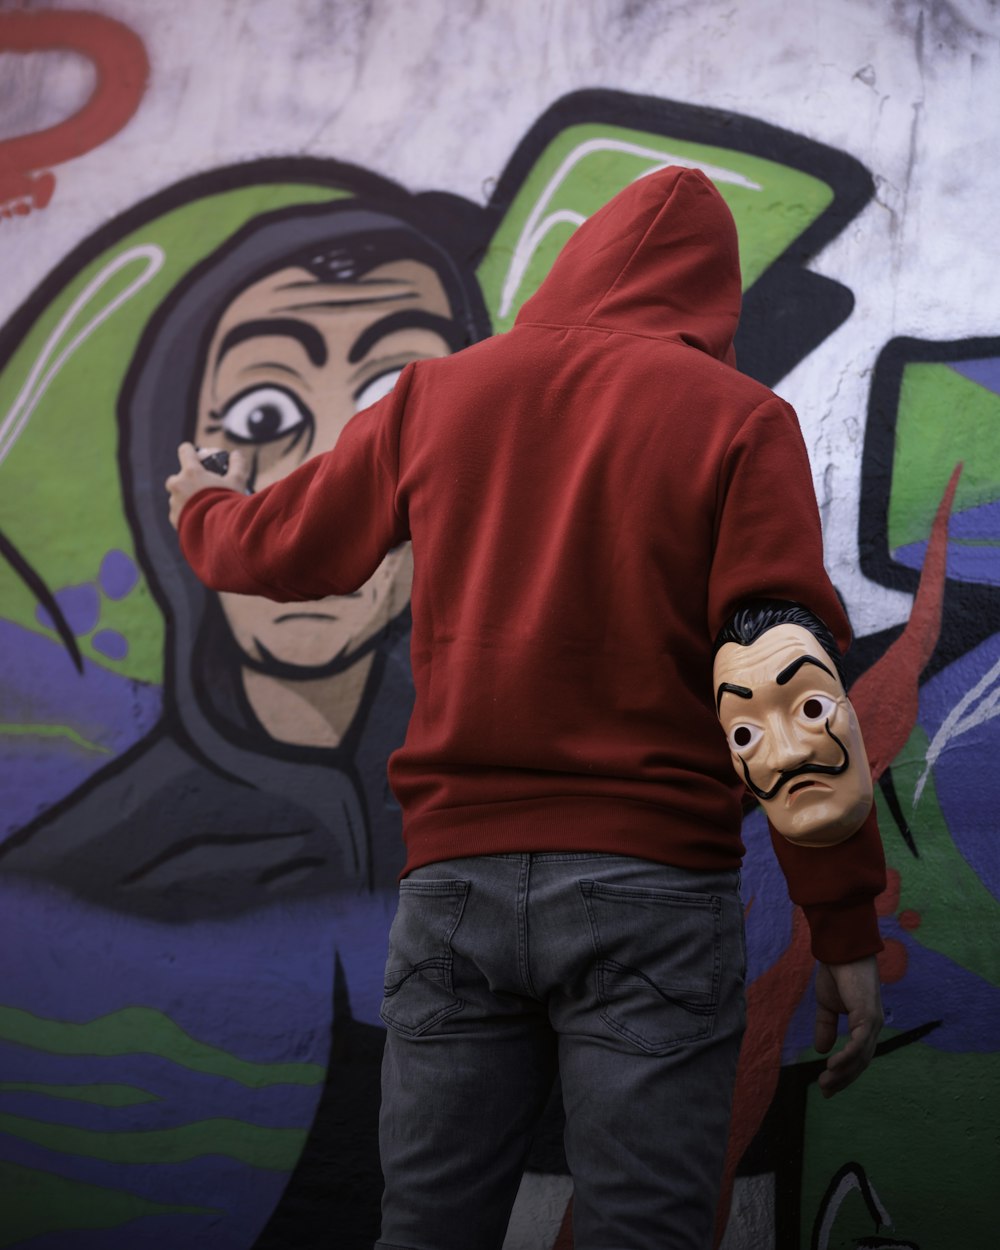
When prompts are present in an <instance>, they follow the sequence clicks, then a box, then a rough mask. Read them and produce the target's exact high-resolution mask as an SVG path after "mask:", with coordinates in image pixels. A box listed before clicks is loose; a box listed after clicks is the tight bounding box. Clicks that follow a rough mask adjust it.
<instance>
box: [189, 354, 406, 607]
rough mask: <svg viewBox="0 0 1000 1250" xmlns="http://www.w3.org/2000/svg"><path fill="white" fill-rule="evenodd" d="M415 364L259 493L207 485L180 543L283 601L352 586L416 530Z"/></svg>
mask: <svg viewBox="0 0 1000 1250" xmlns="http://www.w3.org/2000/svg"><path fill="white" fill-rule="evenodd" d="M411 377H412V365H411V366H408V367H407V368H406V369H405V370H404V371H403V373H402V374H401V375H400V377H399V380H398V381H397V382H396V385H395V387H394V389H393V390H392V392H391V393H390V394H389V395H386V396H385V398H383V399H381V400H379V401H378V403H376V404H373V405H372V406H371V407H370V408H367V409H365V410H364V411H363V412H360V413H358V415H357V416H356V417H354V418H353V419H352V420H351V421H350V422H348V424H347V425H346V426H345V427H344V429H343V431H342V433H341V435H340V438H339V439H338V440H337V444H336V446H335V447H334V448H333V449H332V450H331V451H328V452H326V453H324V454H323V455H321V456H316V457H314V458H313V459H311V460H307V461H306V462H305V464H302V465H300V466H299V468H297V469H296V470H294V472H292V473H290V474H289V475H288V476H287V477H285V478H282V479H281V481H280V482H275V483H274V484H273V485H271V486H268V487H266V488H265V489H264V490H262V491H260V492H259V493H257V494H255V495H249V496H247V495H239V494H236V493H235V492H233V491H231V490H218V489H212V488H209V489H207V490H202V491H199V492H198V493H197V494H196V495H194V496H193V497H192V498H191V499H190V500H189V501H188V503H187V504H186V505H185V507H184V509H183V511H182V512H181V516H180V522H179V525H178V534H179V537H180V544H181V550H182V551H183V553H184V556H185V558H186V559H187V561H188V563H189V564H190V565H191V567H192V569H194V571H195V573H196V574H197V575H198V577H199V579H200V580H201V581H202V582H203V583H204V584H205V585H206V586H208V587H209V588H210V589H212V590H220V591H230V592H233V593H235V594H243V595H262V596H264V597H265V598H268V599H274V600H277V601H278V602H282V603H284V602H296V601H301V600H305V599H322V598H324V597H325V596H326V595H344V594H350V593H351V592H352V591H355V590H357V589H358V587H359V586H361V585H363V584H364V582H366V581H367V580H368V578H369V577H371V575H372V574H373V573H374V572H375V570H376V569H377V568H378V566H379V564H380V563H381V562H382V560H383V559H384V558H385V556H386V554H387V553H388V552H389V551H390V550H391V549H392V548H393V547H396V546H398V545H399V544H400V543H402V542H405V541H406V540H407V538H409V531H408V527H407V523H406V519H405V517H404V516H402V515H401V514H400V511H399V509H398V507H397V491H396V487H397V482H398V478H399V438H400V429H401V424H402V420H403V412H404V409H405V405H406V396H407V392H408V390H409V384H410V380H411Z"/></svg>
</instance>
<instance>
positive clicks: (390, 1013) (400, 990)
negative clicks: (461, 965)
mask: <svg viewBox="0 0 1000 1250" xmlns="http://www.w3.org/2000/svg"><path fill="white" fill-rule="evenodd" d="M468 892H469V883H468V881H435V880H429V881H411V880H409V879H406V880H403V881H401V882H400V886H399V908H398V910H397V911H396V916H395V919H394V920H393V922H392V928H391V930H390V932H389V956H388V959H387V961H386V969H385V984H384V987H383V990H384V998H383V1000H382V1011H381V1016H382V1019H383V1020H384V1021H385V1023H386V1024H387V1025H388V1026H389V1027H390V1028H393V1029H395V1030H396V1031H397V1032H399V1033H403V1034H405V1035H406V1036H407V1037H416V1036H419V1035H420V1034H421V1033H426V1032H427V1031H428V1030H429V1029H431V1028H433V1026H434V1025H435V1024H437V1023H438V1022H439V1021H441V1020H444V1019H445V1018H447V1017H448V1016H450V1015H453V1014H454V1013H455V1012H456V1011H460V1010H461V1009H462V1007H463V1006H464V1003H463V1002H462V1000H461V999H460V998H458V997H457V996H456V994H455V991H454V985H453V979H452V949H451V940H452V937H453V936H454V933H455V930H456V929H457V928H458V924H459V921H460V920H461V919H462V911H463V910H464V908H465V900H466V897H467V896H468Z"/></svg>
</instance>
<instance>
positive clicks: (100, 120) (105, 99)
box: [0, 10, 149, 217]
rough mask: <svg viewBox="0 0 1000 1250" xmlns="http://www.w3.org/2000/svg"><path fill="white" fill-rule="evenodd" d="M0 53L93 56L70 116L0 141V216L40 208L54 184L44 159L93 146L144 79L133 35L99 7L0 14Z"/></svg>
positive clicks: (133, 100) (135, 103)
mask: <svg viewBox="0 0 1000 1250" xmlns="http://www.w3.org/2000/svg"><path fill="white" fill-rule="evenodd" d="M0 52H14V53H27V52H78V53H80V54H81V55H83V56H85V57H87V58H88V59H89V60H90V61H92V62H93V63H94V67H95V69H96V70H97V84H96V86H95V87H94V91H93V93H92V94H91V96H90V99H89V100H87V102H86V103H85V104H84V105H83V107H82V108H81V109H80V110H79V111H78V112H76V113H74V114H73V116H72V117H67V118H65V119H64V120H63V121H61V122H58V123H57V124H56V125H54V126H49V127H47V129H45V130H36V131H32V132H31V133H30V134H26V135H18V136H17V138H14V139H4V140H2V141H0V217H12V216H23V215H24V214H25V213H30V212H31V210H32V209H38V208H44V207H45V206H46V205H47V204H48V202H49V200H51V198H52V192H53V191H54V190H55V185H56V180H55V175H54V174H53V173H52V172H51V170H50V168H49V166H52V165H60V164H62V163H63V161H69V160H72V159H73V158H74V157H77V156H83V154H84V153H85V152H90V151H92V150H93V149H94V148H96V147H99V146H100V145H101V144H102V143H104V142H105V141H106V140H107V139H110V138H111V136H112V135H115V134H117V133H118V131H119V130H121V129H122V127H123V126H124V125H125V124H126V122H128V121H129V119H130V118H131V117H132V116H133V114H134V113H135V111H136V109H137V108H138V107H139V102H140V100H141V99H142V96H143V93H144V92H145V90H146V83H147V81H148V79H149V58H148V57H147V56H146V49H145V47H144V46H143V42H142V40H141V39H140V38H139V36H138V35H137V34H136V33H135V32H134V31H132V30H130V29H129V28H128V27H127V26H124V25H122V23H121V22H116V21H113V20H112V19H111V18H109V17H103V16H102V15H101V14H99V13H77V12H68V13H57V12H53V11H51V10H50V11H43V12H40V13H0Z"/></svg>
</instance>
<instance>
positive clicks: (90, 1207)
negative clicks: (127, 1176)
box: [0, 1163, 212, 1247]
mask: <svg viewBox="0 0 1000 1250" xmlns="http://www.w3.org/2000/svg"><path fill="white" fill-rule="evenodd" d="M0 1211H2V1212H3V1217H2V1219H0V1247H4V1246H16V1245H20V1244H21V1243H22V1242H24V1241H26V1240H27V1239H28V1238H29V1237H41V1236H43V1235H44V1234H45V1233H59V1232H70V1231H75V1230H78V1229H88V1228H120V1227H121V1225H123V1224H127V1223H129V1221H130V1220H137V1219H140V1218H142V1217H143V1216H149V1215H202V1214H210V1213H211V1211H212V1208H211V1207H177V1206H165V1205H164V1204H163V1203H159V1202H148V1201H147V1200H146V1199H145V1198H139V1197H137V1196H136V1195H135V1194H130V1193H127V1192H125V1191H124V1190H118V1189H106V1188H104V1187H102V1186H100V1185H87V1184H85V1183H83V1182H82V1181H71V1180H66V1179H65V1178H63V1177H61V1176H54V1175H53V1174H52V1173H50V1172H40V1171H37V1170H36V1169H35V1168H27V1167H22V1166H21V1165H20V1164H18V1163H4V1165H3V1167H0Z"/></svg>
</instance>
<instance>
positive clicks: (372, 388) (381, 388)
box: [354, 365, 403, 412]
mask: <svg viewBox="0 0 1000 1250" xmlns="http://www.w3.org/2000/svg"><path fill="white" fill-rule="evenodd" d="M402 372H403V367H402V365H400V367H399V368H398V369H389V370H388V371H387V372H385V373H380V374H379V375H378V377H377V378H372V379H371V380H370V381H368V382H366V383H365V384H364V386H362V387H361V388H360V390H357V391H355V392H354V411H355V412H360V411H361V410H362V408H369V407H371V405H372V404H374V403H375V402H376V401H377V400H379V399H382V397H383V396H385V395H388V394H389V392H390V391H391V390H392V388H393V387H394V386H395V385H396V379H397V378H398V377H399V375H400V374H401V373H402Z"/></svg>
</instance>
